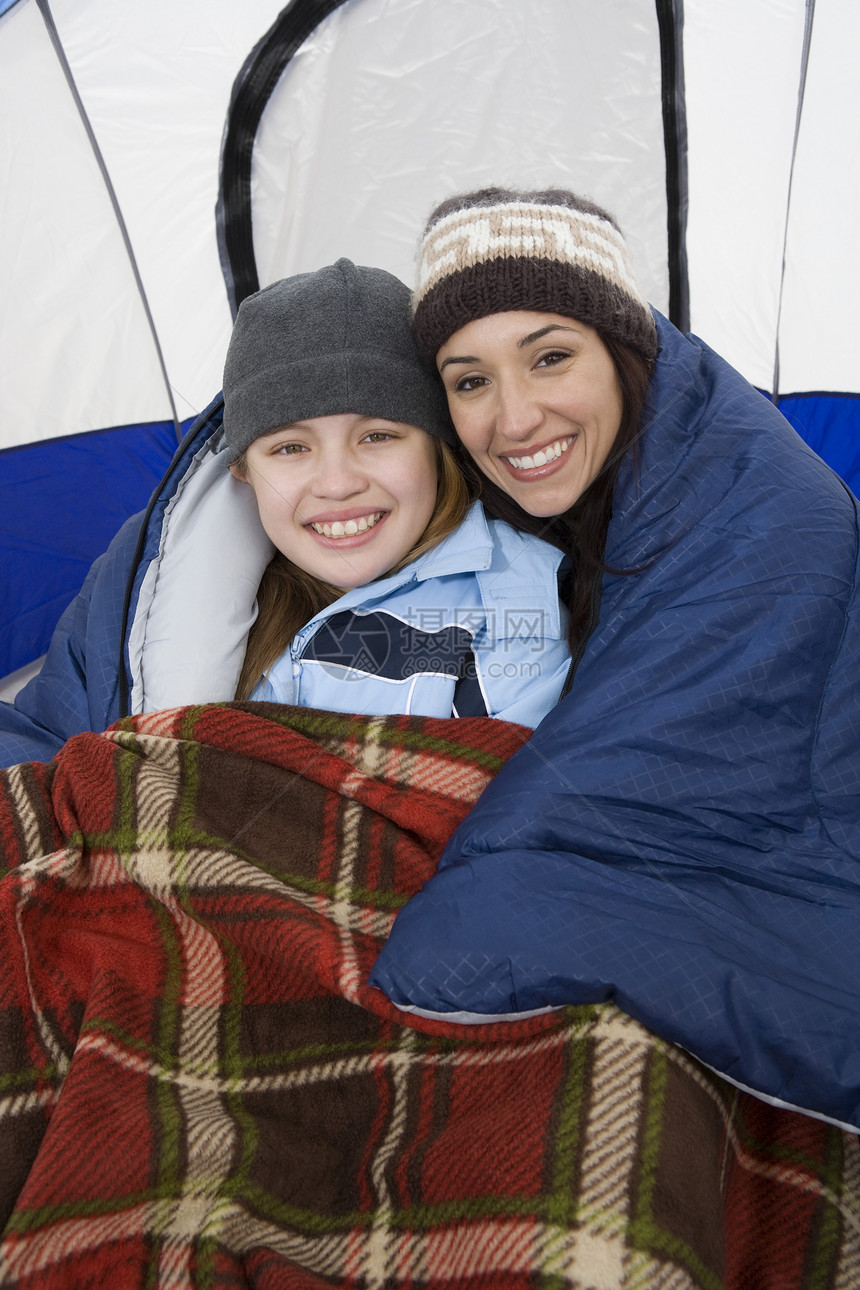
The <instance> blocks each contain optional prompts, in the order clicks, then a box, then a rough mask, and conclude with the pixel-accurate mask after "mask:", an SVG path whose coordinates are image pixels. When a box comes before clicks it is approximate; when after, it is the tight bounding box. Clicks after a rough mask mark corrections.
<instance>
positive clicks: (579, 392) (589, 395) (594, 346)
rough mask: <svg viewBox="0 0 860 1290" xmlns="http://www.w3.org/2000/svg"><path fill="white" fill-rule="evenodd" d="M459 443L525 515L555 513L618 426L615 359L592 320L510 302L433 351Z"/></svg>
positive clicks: (569, 501)
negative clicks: (515, 307)
mask: <svg viewBox="0 0 860 1290" xmlns="http://www.w3.org/2000/svg"><path fill="white" fill-rule="evenodd" d="M436 364H437V366H438V368H439V371H440V373H441V376H442V379H443V381H444V382H445V389H446V391H447V393H448V406H449V407H450V409H451V416H452V418H453V421H454V425H455V427H456V429H457V434H458V435H459V437H460V439H461V441H462V443H463V446H464V447H465V448H466V450H467V451H468V452H469V454H470V456H471V457H473V458H474V460H475V463H476V464H477V465H478V466H479V467H480V468H481V470H482V471H483V472H484V474H485V475H486V476H487V477H488V478H489V479H492V480H493V481H494V483H496V484H498V485H499V486H500V487H501V488H503V489H504V490H505V492H506V493H509V494H510V495H511V497H513V499H514V501H516V502H518V503H519V505H520V506H521V507H522V508H523V510H525V511H528V512H529V514H530V515H538V516H550V515H561V514H563V513H564V512H565V511H567V510H569V508H570V507H571V506H572V505H573V504H574V502H575V501H576V500H577V499H578V498H579V497H581V496H582V494H583V493H584V492H585V490H586V488H587V487H588V485H589V484H590V483H591V482H592V481H593V480H594V479H595V478H596V477H597V475H598V473H599V472H600V470H601V469H602V467H603V465H604V463H605V462H606V459H607V457H608V456H609V453H610V451H611V449H612V445H613V443H614V442H615V437H616V435H617V434H618V429H619V427H620V425H621V415H622V396H621V387H620V385H619V382H618V376H617V374H616V371H615V365H614V363H613V362H612V359H611V358H610V356H609V351H608V350H607V349H606V346H605V345H604V344H603V341H602V340H601V339H600V337H599V336H598V334H597V332H596V331H595V330H594V328H593V327H588V326H586V325H585V324H584V323H580V322H576V321H575V320H574V319H572V318H565V317H563V316H562V315H560V314H549V313H533V312H531V311H527V310H517V311H514V312H512V313H503V314H492V315H490V317H488V318H479V319H477V320H476V321H475V322H471V323H467V324H466V326H465V327H461V328H460V330H459V331H458V332H455V333H454V335H453V336H452V337H451V338H450V339H449V340H448V341H446V343H445V344H444V345H443V346H442V348H441V349H440V350H439V353H438V354H437V356H436Z"/></svg>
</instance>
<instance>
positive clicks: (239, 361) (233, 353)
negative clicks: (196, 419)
mask: <svg viewBox="0 0 860 1290" xmlns="http://www.w3.org/2000/svg"><path fill="white" fill-rule="evenodd" d="M344 412H356V413H358V414H359V415H360V416H366V417H381V418H384V419H385V420H386V421H401V422H405V423H406V424H407V425H413V426H419V427H420V428H421V429H422V430H426V431H427V432H428V433H429V434H432V435H436V436H437V438H439V439H444V440H446V442H448V443H454V442H455V438H454V429H453V426H452V425H451V421H450V418H449V416H448V405H447V402H446V399H445V392H444V389H443V387H442V383H441V381H440V380H439V378H438V377H437V376H436V373H435V372H433V371H431V370H430V369H428V368H427V367H425V366H424V364H423V363H422V361H421V359H420V358H419V357H418V351H417V350H416V348H415V342H414V340H413V339H412V330H411V327H410V317H409V288H408V287H407V286H405V284H404V283H402V282H401V281H400V280H399V278H395V277H394V275H393V274H391V273H386V271H385V270H384V269H367V268H363V267H361V266H360V265H355V264H353V263H352V261H351V260H338V261H337V263H336V264H331V265H328V266H327V267H326V268H324V269H317V270H316V272H315V273H298V274H296V275H295V277H292V278H283V279H281V281H280V282H273V283H272V285H271V286H269V287H264V289H263V290H262V291H257V292H256V293H255V294H254V295H253V296H248V298H247V299H246V300H243V302H242V304H241V306H240V308H239V313H238V315H237V317H236V322H235V324H234V326H233V334H232V336H231V338H230V344H229V346H228V348H227V360H226V362H225V364H224V435H225V437H226V440H227V444H228V446H229V449H230V452H229V457H230V461H231V462H233V461H236V460H237V458H238V457H240V456H241V455H242V453H243V452H244V451H245V449H246V448H247V447H248V446H249V445H250V444H252V443H253V442H254V440H255V439H259V437H260V435H263V434H267V433H268V432H269V431H270V430H277V429H278V427H279V426H283V425H289V424H290V423H291V422H293V421H302V420H305V419H306V418H310V417H327V416H334V415H336V414H339V413H344Z"/></svg>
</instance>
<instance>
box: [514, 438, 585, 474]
mask: <svg viewBox="0 0 860 1290" xmlns="http://www.w3.org/2000/svg"><path fill="white" fill-rule="evenodd" d="M572 443H573V435H570V436H569V437H568V438H567V439H556V441H555V443H551V444H550V445H549V447H548V448H543V449H541V451H540V452H536V453H535V455H534V456H533V457H511V456H508V461H509V462H510V463H511V465H512V466H513V468H514V470H537V468H538V466H545V465H546V464H547V463H548V462H550V461H555V460H556V458H557V457H560V456H561V454H562V453H563V452H567V450H568V448H569V447H570V445H571V444H572Z"/></svg>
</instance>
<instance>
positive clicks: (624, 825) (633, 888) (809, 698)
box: [371, 189, 860, 1129]
mask: <svg viewBox="0 0 860 1290" xmlns="http://www.w3.org/2000/svg"><path fill="white" fill-rule="evenodd" d="M413 299H414V329H415V334H416V338H417V340H418V344H419V348H420V349H421V351H422V352H423V353H424V355H425V356H426V358H427V359H428V360H430V361H434V362H435V363H436V365H437V368H438V370H439V372H440V374H441V379H442V381H443V382H444V387H445V390H446V392H447V397H448V403H449V407H450V411H451V415H452V418H453V421H454V426H455V429H456V431H457V435H458V437H459V439H460V441H461V443H462V445H463V447H464V449H465V452H466V454H467V461H468V462H469V463H471V465H472V467H473V470H474V479H475V480H476V482H477V483H478V484H479V485H480V488H481V495H482V498H483V501H484V504H485V506H486V507H487V509H488V511H489V512H490V513H492V514H494V515H499V516H503V517H504V518H505V519H506V520H508V521H510V522H512V523H514V524H515V525H516V526H517V527H518V528H520V529H521V530H523V531H525V532H530V533H536V534H544V535H548V536H550V537H552V540H553V541H555V542H557V543H558V545H559V546H560V547H561V548H562V549H564V550H565V551H566V552H567V553H568V555H569V556H570V573H569V577H568V578H567V580H566V583H565V593H566V598H567V602H568V605H569V607H570V621H571V639H572V643H573V645H574V646H575V648H574V663H573V667H572V671H571V679H570V683H569V687H568V692H567V693H566V695H565V697H564V698H563V700H562V702H560V703H559V704H558V705H557V706H556V707H555V708H554V709H553V710H552V712H550V713H549V714H548V715H547V717H546V718H545V719H544V721H543V722H542V723H541V725H540V727H539V728H538V730H536V731H535V734H534V735H533V737H532V739H531V740H530V741H529V743H528V744H527V745H526V746H525V747H524V748H523V749H522V750H521V751H520V752H519V753H517V754H516V756H515V757H514V758H512V760H511V761H510V762H509V763H508V764H507V765H506V766H505V768H504V769H503V770H502V772H501V773H500V775H499V776H498V778H497V779H496V780H495V781H494V782H493V783H492V784H491V785H489V786H488V788H487V789H486V791H485V792H484V794H483V795H482V797H481V799H480V801H479V802H478V803H477V804H476V806H475V808H474V809H473V811H472V812H471V813H470V815H469V817H468V818H467V819H466V820H465V821H464V822H463V824H462V825H461V827H460V828H459V829H458V831H457V833H456V834H455V836H454V838H453V839H452V841H451V842H450V844H449V845H448V847H447V849H446V851H445V853H444V855H443V857H442V861H441V864H440V867H439V871H438V872H437V873H436V874H435V875H434V877H433V878H432V879H431V880H430V882H429V883H427V884H426V885H425V887H424V888H423V889H422V890H421V891H420V892H419V893H418V895H417V896H416V897H415V898H414V899H413V900H412V901H410V903H409V904H408V905H407V906H406V907H405V909H404V910H403V911H402V912H401V913H400V914H399V915H398V918H397V921H396V923H395V926H394V929H393V932H392V935H391V937H390V938H389V940H388V942H387V944H386V945H385V947H384V948H383V950H382V953H381V955H380V958H379V960H378V961H377V964H376V966H375V968H374V972H373V976H372V977H371V980H372V982H373V983H374V984H375V985H377V986H379V987H380V988H382V989H383V990H385V991H386V992H387V994H388V995H389V997H390V998H391V999H393V1000H394V1001H395V1002H396V1003H398V1004H399V1005H401V1006H409V1007H417V1008H421V1009H426V1010H429V1011H431V1012H444V1013H446V1014H452V1013H453V1014H455V1015H457V1016H458V1018H459V1019H463V1017H464V1015H472V1016H474V1015H475V1014H481V1015H484V1016H485V1017H488V1018H497V1017H498V1016H499V1014H509V1013H516V1012H520V1011H523V1010H531V1009H534V1008H546V1007H553V1006H559V1005H565V1004H591V1003H595V1002H598V1001H604V1000H613V1001H615V1002H616V1003H617V1004H618V1005H619V1006H620V1007H621V1008H623V1009H624V1010H625V1011H627V1012H629V1013H630V1014H631V1015H632V1016H633V1017H634V1018H636V1019H637V1020H639V1021H641V1022H643V1023H644V1024H645V1025H646V1026H648V1027H649V1028H650V1029H651V1030H653V1031H654V1032H656V1033H657V1034H658V1035H660V1036H661V1037H662V1038H663V1039H667V1040H671V1041H673V1042H675V1043H677V1044H680V1045H681V1046H683V1047H684V1048H685V1049H687V1050H689V1051H690V1052H692V1053H694V1054H696V1055H697V1056H699V1057H701V1058H702V1059H703V1060H704V1061H705V1062H706V1063H708V1064H709V1065H710V1066H712V1067H714V1068H716V1069H717V1070H718V1071H720V1072H722V1073H724V1074H725V1075H727V1076H728V1077H729V1078H730V1079H733V1080H735V1081H736V1082H738V1083H739V1084H741V1085H742V1086H744V1087H746V1088H750V1089H753V1090H755V1091H757V1092H759V1093H762V1094H764V1095H766V1096H767V1097H770V1098H776V1099H779V1100H780V1101H782V1102H783V1103H789V1104H791V1105H794V1106H798V1107H800V1108H802V1109H805V1110H812V1111H813V1112H815V1113H816V1114H820V1115H824V1116H827V1117H829V1118H831V1119H834V1120H836V1121H838V1122H839V1123H840V1124H849V1125H852V1126H854V1128H856V1129H860V1047H859V1046H858V1044H857V1038H856V1037H857V1034H858V1028H860V1002H858V994H857V991H856V989H855V988H854V985H853V984H852V985H850V986H848V987H846V982H851V983H854V982H856V980H857V979H858V978H860V938H857V937H856V936H854V935H853V934H852V936H851V937H849V938H848V940H850V949H849V947H848V941H847V940H846V935H847V928H848V927H849V926H850V927H852V928H854V927H856V926H857V925H858V922H860V881H858V871H860V870H858V865H860V741H858V738H857V731H858V730H860V687H858V685H857V676H858V674H860V611H858V583H859V582H860V566H858V550H860V541H858V538H859V537H860V530H858V505H857V501H856V499H855V498H854V497H852V495H851V493H850V492H849V491H848V489H847V488H846V487H845V485H844V484H843V483H842V481H841V480H840V479H839V478H838V477H837V476H836V475H834V473H833V472H832V471H831V470H830V469H829V468H828V467H827V466H826V465H825V464H824V463H823V462H822V461H820V460H819V459H818V458H817V457H816V456H815V455H814V454H813V453H812V452H811V451H810V450H809V449H808V447H807V446H806V445H805V444H804V443H802V442H801V440H800V439H799V438H798V436H797V435H796V434H795V433H794V431H793V430H792V429H791V427H790V426H789V425H788V423H787V422H786V421H785V420H784V419H783V417H782V416H781V415H780V413H779V412H778V411H777V410H776V408H774V407H773V406H772V405H771V404H770V403H769V402H768V401H767V400H766V399H764V398H763V397H762V396H761V394H760V393H759V392H758V391H756V390H754V389H753V388H752V387H751V386H750V385H748V384H747V382H746V381H744V380H743V379H742V377H741V376H740V375H739V374H738V373H737V372H735V371H734V370H733V369H732V368H731V367H730V366H729V365H728V364H727V363H725V362H724V361H723V360H722V359H721V358H720V357H719V356H718V355H716V354H714V353H713V352H712V351H711V350H710V349H708V347H707V346H706V345H704V344H703V343H702V342H701V341H700V340H698V339H697V338H696V337H694V336H684V335H681V334H680V333H679V332H678V331H676V330H675V328H674V327H672V325H671V324H670V323H668V322H667V321H666V320H665V319H664V318H662V317H660V316H659V315H658V314H656V313H655V312H653V311H651V310H650V309H649V307H648V305H647V303H646V302H645V300H644V297H643V296H642V293H641V292H640V290H639V288H638V286H637V284H636V280H635V276H634V274H633V271H632V268H631V265H630V261H629V257H628V254H627V249H626V247H625V244H624V239H623V237H622V235H621V232H620V230H619V229H618V226H617V224H616V222H615V220H614V219H613V217H612V216H611V215H610V214H609V213H608V212H606V211H603V210H600V209H599V208H597V207H595V206H594V205H593V204H592V203H591V202H588V201H586V200H584V199H582V198H580V197H578V196H577V195H576V194H574V193H570V192H563V191H555V190H552V191H543V192H526V193H513V192H509V191H506V190H502V189H486V190H482V191H479V192H475V193H470V194H466V195H465V196H463V197H455V198H451V199H449V200H448V201H447V202H444V203H443V204H442V205H441V206H440V207H438V208H437V209H436V211H434V212H433V214H432V215H431V217H430V221H429V223H428V226H427V229H426V230H425V234H424V238H423V243H422V251H421V261H420V268H419V275H418V285H417V288H416V291H415V294H414V298H413Z"/></svg>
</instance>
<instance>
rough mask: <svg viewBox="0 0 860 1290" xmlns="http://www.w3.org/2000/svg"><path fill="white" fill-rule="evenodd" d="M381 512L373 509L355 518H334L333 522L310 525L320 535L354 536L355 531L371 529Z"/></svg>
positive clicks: (376, 522)
mask: <svg viewBox="0 0 860 1290" xmlns="http://www.w3.org/2000/svg"><path fill="white" fill-rule="evenodd" d="M383 514H384V512H383V511H374V512H373V514H372V515H361V516H360V517H359V518H358V519H357V520H335V521H334V523H333V524H311V525H310V527H311V528H312V529H313V531H314V533H319V535H320V537H327V538H342V537H355V535H356V533H366V532H367V530H368V529H372V528H373V526H374V524H378V522H379V521H380V520H381V519H382V516H383Z"/></svg>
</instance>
